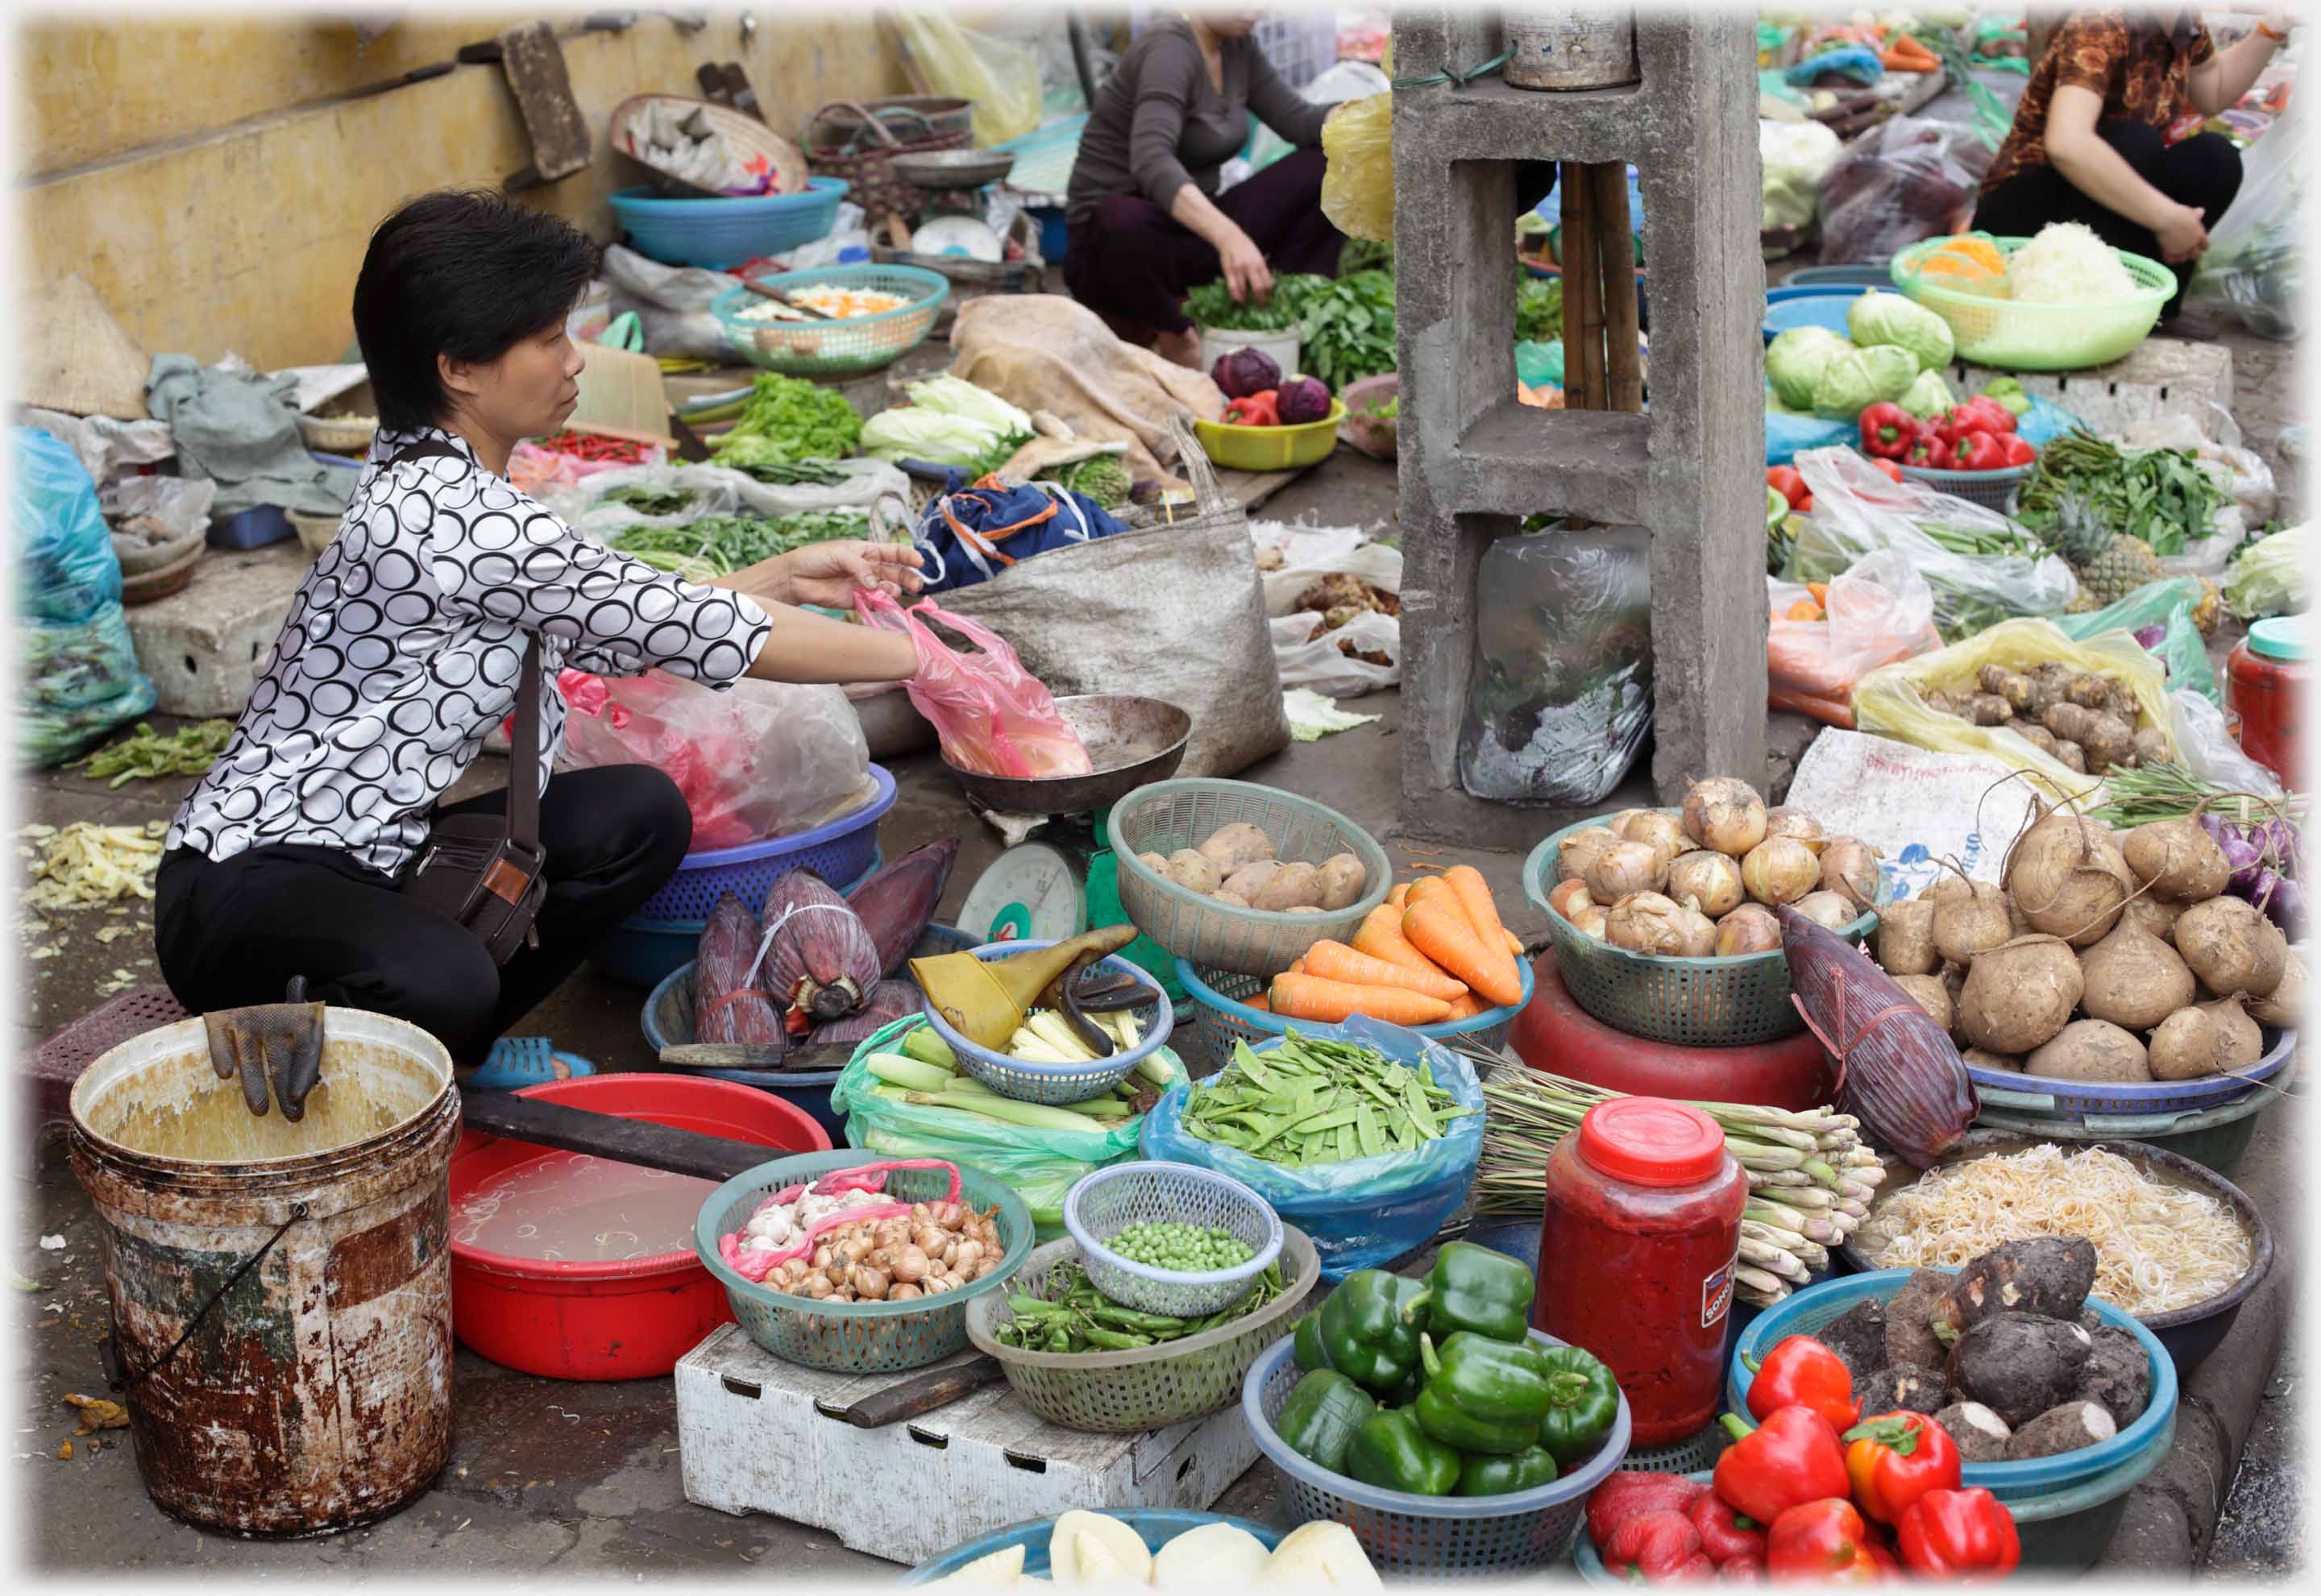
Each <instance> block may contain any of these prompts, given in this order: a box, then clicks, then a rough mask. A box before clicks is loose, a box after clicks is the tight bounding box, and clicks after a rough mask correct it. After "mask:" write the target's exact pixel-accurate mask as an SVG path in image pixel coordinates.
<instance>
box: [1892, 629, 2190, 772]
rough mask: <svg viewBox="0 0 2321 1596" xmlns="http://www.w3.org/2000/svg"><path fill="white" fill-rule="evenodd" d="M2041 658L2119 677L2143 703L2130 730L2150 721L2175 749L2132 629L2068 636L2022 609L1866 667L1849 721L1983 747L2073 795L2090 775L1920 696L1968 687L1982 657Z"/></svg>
mask: <svg viewBox="0 0 2321 1596" xmlns="http://www.w3.org/2000/svg"><path fill="white" fill-rule="evenodd" d="M2049 660H2054V661H2057V662H2059V663H2061V664H2063V665H2068V666H2071V667H2073V668H2074V669H2077V670H2083V671H2090V672H2093V673H2095V674H2096V675H2098V676H2110V677H2112V678H2113V679H2115V680H2116V681H2122V682H2125V683H2126V684H2127V685H2128V687H2129V689H2130V690H2131V691H2132V692H2134V694H2135V703H2136V707H2137V708H2138V709H2140V710H2141V711H2143V718H2142V719H2141V721H2138V723H2137V725H2138V730H2142V729H2143V728H2144V727H2154V728H2157V729H2158V730H2159V731H2160V734H2161V735H2162V737H2166V738H2168V739H2169V750H2170V751H2169V757H2171V758H2174V757H2175V739H2174V736H2173V735H2172V733H2171V731H2170V730H2169V718H2168V700H2167V696H2166V685H2165V680H2164V676H2163V673H2162V670H2161V668H2160V662H2159V661H2158V660H2157V659H2155V658H2153V657H2152V656H2151V655H2150V654H2147V653H2145V652H2144V647H2143V645H2142V644H2140V643H2138V642H2137V641H2136V640H2135V637H2134V633H2132V632H2127V631H2100V632H2098V633H2097V634H2096V635H2095V636H2093V637H2091V638H2089V639H2087V640H2086V641H2084V642H2074V641H2072V640H2071V638H2070V637H2069V636H2068V635H2067V634H2065V632H2064V631H2063V630H2062V628H2061V627H2059V626H2057V625H2056V624H2055V623H2054V622H2053V621H2041V620H2037V619H2035V618H2027V617H2026V618H2018V619H2016V620H2013V621H2001V622H1999V623H1998V625H1997V626H1994V627H1992V628H1990V629H1989V630H1988V631H1984V632H1980V633H1978V634H1977V635H1975V636H1974V637H1971V638H1969V639H1966V640H1965V641H1964V642H1961V643H1954V644H1952V646H1951V647H1949V648H1942V649H1938V650H1936V651H1935V652H1934V653H1932V654H1921V655H1919V656H1918V657H1916V658H1915V659H1907V660H1904V661H1901V662H1900V663H1898V664H1895V665H1888V666H1880V667H1879V668H1878V669H1876V670H1873V671H1871V672H1870V674H1869V675H1868V676H1864V677H1862V678H1861V681H1859V682H1857V683H1855V684H1854V686H1853V719H1854V723H1855V724H1856V725H1857V726H1859V727H1860V728H1861V730H1864V731H1874V732H1878V733H1880V735H1882V736H1886V737H1890V738H1894V739H1898V740H1899V741H1902V742H1907V743H1916V745H1917V746H1918V747H1920V748H1933V749H1934V750H1936V751H1937V752H1940V753H1952V754H1989V755H1990V756H1991V757H1994V758H1997V759H1999V760H2002V761H2004V762H2005V763H2007V764H2008V765H2011V766H2014V767H2015V768H2016V769H2017V770H2022V771H2027V772H2029V773H2030V774H2031V775H2033V776H2034V777H2035V778H2037V780H2038V782H2039V784H2040V785H2041V786H2043V787H2044V788H2046V789H2047V790H2048V792H2049V793H2051V794H2052V795H2053V796H2054V797H2057V798H2066V797H2076V796H2079V795H2081V794H2084V793H2088V792H2089V790H2090V789H2091V788H2093V787H2095V786H2096V785H2097V780H2096V778H2094V777H2092V776H2086V775H2080V773H2079V772H2078V771H2076V770H2073V769H2072V768H2071V766H2068V765H2066V764H2064V763H2063V762H2062V760H2060V759H2058V758H2056V757H2054V756H2052V755H2051V754H2044V753H2042V752H2040V750H2039V749H2038V748H2036V747H2034V745H2033V744H2032V743H2031V741H2030V740H2029V739H2027V738H2025V737H2024V736H2023V735H2022V734H2020V733H2019V732H2016V731H2013V730H2008V729H2007V727H2006V726H2004V725H1999V726H1975V725H1971V724H1969V723H1968V722H1967V721H1965V720H1964V719H1963V718H1961V717H1960V716H1958V715H1946V714H1944V713H1943V712H1941V711H1939V710H1936V709H1934V708H1933V707H1931V706H1930V705H1929V704H1928V703H1926V701H1925V697H1924V696H1923V694H1924V693H1925V692H1926V691H1928V690H1932V691H1934V692H1937V693H1972V692H1975V691H1977V690H1978V687H1977V678H1979V677H1980V676H1981V674H1982V667H1984V666H1986V665H1999V666H2004V667H2007V669H2008V670H2016V671H2027V670H2030V669H2031V668H2032V667H2034V666H2038V665H2042V664H2044V663H2045V662H2047V661H2049Z"/></svg>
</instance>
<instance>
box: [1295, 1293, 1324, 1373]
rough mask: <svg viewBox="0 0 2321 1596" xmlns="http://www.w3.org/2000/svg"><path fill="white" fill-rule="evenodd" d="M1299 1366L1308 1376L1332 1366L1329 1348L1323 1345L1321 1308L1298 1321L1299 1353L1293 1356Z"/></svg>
mask: <svg viewBox="0 0 2321 1596" xmlns="http://www.w3.org/2000/svg"><path fill="white" fill-rule="evenodd" d="M1292 1356H1295V1357H1296V1358H1297V1366H1298V1367H1299V1368H1301V1369H1303V1370H1305V1371H1306V1373H1307V1374H1312V1373H1313V1372H1314V1371H1315V1370H1316V1369H1326V1368H1328V1367H1329V1366H1330V1351H1329V1348H1327V1347H1324V1346H1323V1345H1322V1310H1320V1309H1319V1308H1316V1309H1315V1310H1314V1311H1313V1312H1311V1313H1309V1314H1307V1315H1306V1317H1305V1318H1303V1319H1299V1320H1298V1321H1297V1351H1296V1352H1295V1353H1294V1354H1293V1355H1292Z"/></svg>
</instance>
